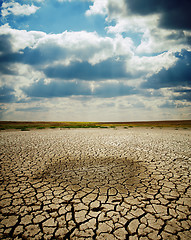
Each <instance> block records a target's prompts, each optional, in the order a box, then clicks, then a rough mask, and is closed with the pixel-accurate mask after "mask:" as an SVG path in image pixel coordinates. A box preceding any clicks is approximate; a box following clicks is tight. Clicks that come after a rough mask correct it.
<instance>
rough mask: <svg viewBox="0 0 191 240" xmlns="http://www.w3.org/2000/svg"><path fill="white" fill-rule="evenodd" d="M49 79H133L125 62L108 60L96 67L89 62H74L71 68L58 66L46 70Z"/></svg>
mask: <svg viewBox="0 0 191 240" xmlns="http://www.w3.org/2000/svg"><path fill="white" fill-rule="evenodd" d="M44 72H45V74H46V76H47V77H49V78H63V79H83V80H90V81H92V80H102V79H116V78H132V76H131V75H130V74H128V73H127V72H126V68H125V62H123V61H116V60H114V59H108V60H106V61H103V62H100V63H98V64H95V65H91V64H90V63H88V62H72V63H71V64H70V65H69V66H63V65H57V66H53V67H48V68H47V69H45V71H44Z"/></svg>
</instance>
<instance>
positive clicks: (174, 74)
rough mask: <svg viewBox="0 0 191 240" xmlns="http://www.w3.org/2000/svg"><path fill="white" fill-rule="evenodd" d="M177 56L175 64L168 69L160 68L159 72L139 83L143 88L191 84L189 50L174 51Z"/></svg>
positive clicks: (190, 53)
mask: <svg viewBox="0 0 191 240" xmlns="http://www.w3.org/2000/svg"><path fill="white" fill-rule="evenodd" d="M175 56H176V57H177V58H178V60H177V62H176V64H175V65H173V66H172V67H170V68H169V69H168V70H166V69H164V68H163V69H162V70H161V71H160V72H159V73H157V74H154V75H152V76H151V77H150V78H148V80H147V81H146V82H144V83H142V84H141V87H143V88H153V89H159V88H166V87H178V86H186V87H188V86H191V52H189V51H187V50H182V51H181V52H180V53H176V54H175Z"/></svg>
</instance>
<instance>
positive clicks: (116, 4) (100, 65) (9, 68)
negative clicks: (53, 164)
mask: <svg viewBox="0 0 191 240" xmlns="http://www.w3.org/2000/svg"><path fill="white" fill-rule="evenodd" d="M189 9H190V2H189V1H186V0H183V1H172V0H170V1H163V0H162V1H151V0H146V1H141V0H94V1H91V0H79V1H76V0H48V1H44V0H33V1H30V3H29V1H25V0H21V1H17V0H15V1H12V0H10V1H5V0H3V1H2V4H0V11H1V16H0V23H1V24H0V87H1V90H0V100H1V103H2V104H1V103H0V111H2V113H0V117H1V118H2V119H4V120H25V119H28V120H35V119H41V120H51V119H52V120H58V121H59V120H61V119H63V120H70V121H72V120H73V121H77V120H82V121H83V120H87V121H95V120H100V121H101V120H105V121H112V120H113V121H117V120H118V121H123V120H125V121H128V120H145V119H147V120H159V119H163V120H164V119H178V118H180V119H189V118H191V103H190V89H191V77H190V76H191V70H190V69H191V67H190V64H191V25H190V21H189V15H190V14H189ZM153 112H154V114H153ZM53 116H54V117H53Z"/></svg>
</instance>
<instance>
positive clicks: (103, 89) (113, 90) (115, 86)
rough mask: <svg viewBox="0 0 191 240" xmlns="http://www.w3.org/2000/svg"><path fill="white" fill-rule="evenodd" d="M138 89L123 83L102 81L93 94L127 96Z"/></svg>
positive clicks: (107, 96) (97, 95)
mask: <svg viewBox="0 0 191 240" xmlns="http://www.w3.org/2000/svg"><path fill="white" fill-rule="evenodd" d="M137 92H138V91H137V90H135V89H134V88H133V87H130V86H128V85H125V84H124V83H120V82H119V83H102V84H100V86H99V87H97V88H96V89H95V90H94V92H93V96H95V97H101V98H111V97H118V96H128V95H132V94H136V93H137Z"/></svg>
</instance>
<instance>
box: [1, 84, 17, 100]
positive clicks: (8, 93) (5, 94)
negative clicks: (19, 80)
mask: <svg viewBox="0 0 191 240" xmlns="http://www.w3.org/2000/svg"><path fill="white" fill-rule="evenodd" d="M15 100H16V98H15V95H14V89H13V88H11V87H8V86H2V87H1V88H0V102H2V103H9V102H14V101H15Z"/></svg>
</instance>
